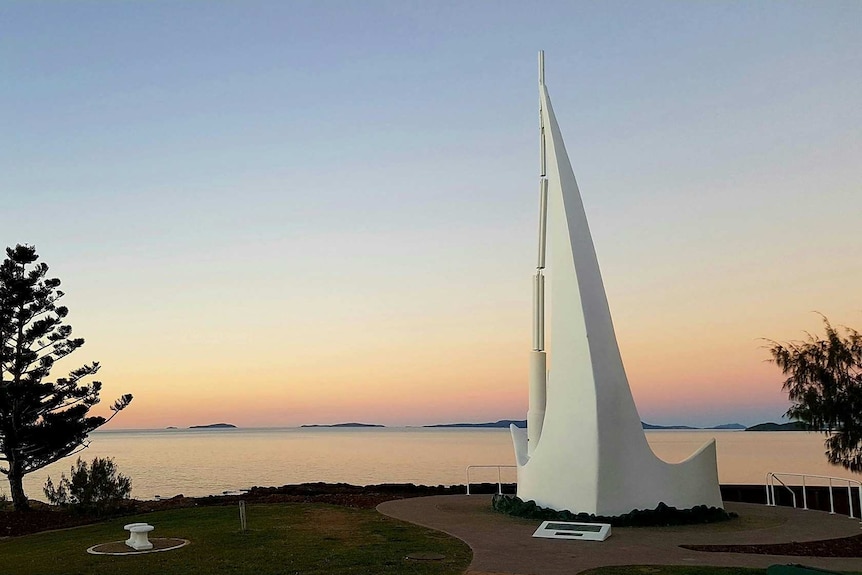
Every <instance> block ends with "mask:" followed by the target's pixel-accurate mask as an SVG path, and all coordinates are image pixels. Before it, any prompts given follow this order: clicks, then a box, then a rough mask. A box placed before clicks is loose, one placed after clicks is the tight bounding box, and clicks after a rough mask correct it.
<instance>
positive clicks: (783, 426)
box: [745, 421, 810, 431]
mask: <svg viewBox="0 0 862 575" xmlns="http://www.w3.org/2000/svg"><path fill="white" fill-rule="evenodd" d="M745 431H810V430H809V429H808V428H807V427H805V424H804V423H802V422H801V421H791V422H790V423H773V422H771V421H770V422H769V423H758V424H757V425H752V426H751V427H748V428H746V430H745Z"/></svg>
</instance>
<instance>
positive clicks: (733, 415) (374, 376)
mask: <svg viewBox="0 0 862 575" xmlns="http://www.w3.org/2000/svg"><path fill="white" fill-rule="evenodd" d="M860 22H862V3H860V2H858V1H857V0H853V1H847V2H838V1H790V2H769V1H764V2H734V1H726V2H688V3H686V2H677V1H671V2H659V1H649V2H640V1H637V2H635V1H631V2H613V1H594V2H572V1H561V2H541V3H537V2H523V1H518V2H481V1H475V2H449V1H446V2H443V1H440V2H437V1H413V2H410V1H407V0H393V1H388V2H384V1H369V2H353V1H344V2H335V1H320V0H309V1H282V0H278V1H276V0H272V1H262V0H261V1H254V0H246V1H243V2H239V1H236V2H216V1H210V2H202V1H185V2H180V1H172V2H163V1H153V0H147V1H144V0H140V1H131V0H128V1H122V2H120V1H116V2H106V1H71V0H70V1H63V2H60V1H56V2H49V1H29V0H27V1H23V0H22V1H15V0H13V1H7V2H4V3H3V5H2V7H0V86H2V89H0V131H2V137H0V198H2V220H3V225H2V226H0V238H2V244H3V246H9V245H14V244H16V243H29V244H34V245H35V246H36V247H37V249H38V252H39V253H40V255H41V256H42V260H43V261H45V262H46V263H48V265H49V266H51V275H53V276H56V277H59V278H60V279H61V280H62V281H63V288H62V289H63V290H64V291H65V292H66V293H67V296H66V298H65V303H66V305H68V306H69V308H70V310H71V311H70V314H69V318H68V319H69V322H70V323H71V325H72V326H73V328H74V330H75V335H78V336H81V337H84V338H85V339H86V340H87V344H86V345H85V346H84V347H83V348H82V349H81V350H79V351H78V352H76V353H75V354H73V355H72V356H71V358H70V359H69V363H68V364H66V366H65V367H67V368H69V369H71V368H72V367H76V366H77V365H80V364H81V363H84V362H89V361H93V360H97V361H100V362H101V363H102V365H103V368H102V370H101V372H100V373H99V379H101V380H102V381H103V382H104V391H103V403H102V404H101V405H100V406H97V408H96V411H97V412H99V413H107V405H108V404H109V403H110V402H111V401H113V399H114V398H116V397H117V396H119V395H120V394H122V393H126V392H129V393H133V394H134V395H135V400H134V402H133V403H132V405H131V406H130V407H129V408H128V409H127V410H126V411H125V412H123V413H122V414H121V415H120V416H119V417H117V419H115V420H114V421H113V422H112V423H111V424H110V426H111V427H113V428H151V427H164V426H168V425H176V426H181V427H184V426H188V425H196V424H205V423H212V422H220V421H226V422H230V423H234V424H237V425H240V426H282V425H284V426H292V425H300V424H305V423H335V422H342V421H364V422H372V423H382V424H387V425H421V424H427V423H439V422H452V421H489V420H496V419H501V418H511V419H522V418H524V417H525V416H526V405H527V368H528V354H529V351H530V345H531V344H530V334H531V332H530V307H531V301H530V298H531V274H532V272H533V268H534V266H535V261H534V257H535V247H536V239H535V238H536V220H537V217H536V214H537V209H538V206H537V197H536V188H537V185H536V182H537V177H538V172H537V170H538V135H537V129H538V128H537V125H538V116H537V110H538V95H537V88H536V53H537V51H538V50H540V49H544V50H545V54H546V81H547V84H548V87H549V90H550V94H551V98H552V100H553V103H554V108H555V112H556V114H557V119H558V120H559V123H560V126H561V129H562V131H563V135H564V138H565V141H566V145H567V148H568V152H569V155H570V158H571V160H572V164H573V166H574V169H575V174H576V176H577V178H578V182H579V185H580V188H581V194H582V196H583V199H584V204H585V207H586V211H587V217H588V218H589V220H590V225H591V229H592V234H593V239H594V241H595V245H596V250H597V253H598V257H599V262H600V264H601V267H602V273H603V277H604V282H605V287H606V289H607V293H608V299H609V301H610V305H611V311H612V314H613V317H614V324H615V327H616V332H617V336H618V339H619V343H620V347H621V351H622V355H623V360H624V362H625V364H626V369H627V373H628V376H629V381H630V384H631V387H632V391H633V393H634V396H635V399H636V401H637V404H638V408H639V410H640V413H641V417H642V419H644V420H645V421H648V422H651V423H658V424H689V425H715V424H719V423H727V422H740V423H743V424H753V423H757V422H760V421H767V420H778V418H780V417H781V415H782V414H783V412H784V411H785V410H786V409H787V403H786V399H785V397H784V395H783V394H782V392H781V380H782V377H781V374H780V373H779V371H778V369H777V368H776V367H775V366H773V365H771V364H769V363H767V362H766V360H767V359H768V357H769V354H768V352H767V350H766V349H765V348H764V346H765V345H766V343H765V342H764V341H763V340H762V339H761V338H772V339H776V340H788V339H798V338H802V337H804V332H805V330H808V331H811V332H817V331H821V319H820V317H819V316H818V315H817V314H815V313H813V312H814V311H815V310H816V311H819V312H822V313H823V314H825V315H827V316H828V317H829V318H830V319H831V320H832V321H833V323H835V324H846V325H850V326H853V327H856V328H857V329H862V299H860V285H862V266H860V261H862V257H860V256H862V239H860V234H859V222H860V215H862V207H860V206H862V202H860V200H862V189H860V188H862V159H860V158H862V105H860V102H862V73H860V71H862V49H860V32H859V25H860ZM60 367H63V365H61V366H60ZM54 375H55V376H61V375H63V371H62V370H59V369H58V370H55V372H54Z"/></svg>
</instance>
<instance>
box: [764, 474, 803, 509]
mask: <svg viewBox="0 0 862 575" xmlns="http://www.w3.org/2000/svg"><path fill="white" fill-rule="evenodd" d="M770 479H771V480H772V481H770ZM776 481H778V482H779V483H780V484H781V485H783V486H784V489H786V490H787V491H789V492H790V496H791V497H793V508H794V509H796V494H795V493H794V492H793V490H792V489H790V488H789V487H787V484H786V483H784V482H783V481H781V479H779V478H778V477H777V476H776V475H775V474H774V473H767V474H766V504H767V505H769V506H771V507H775V482H776Z"/></svg>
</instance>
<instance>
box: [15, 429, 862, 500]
mask: <svg viewBox="0 0 862 575" xmlns="http://www.w3.org/2000/svg"><path fill="white" fill-rule="evenodd" d="M711 437H715V438H716V440H717V448H718V471H719V480H720V481H721V483H724V484H729V483H750V484H760V485H762V484H763V482H764V476H765V475H766V473H767V472H769V471H783V472H805V473H812V474H819V475H833V476H838V477H856V478H857V479H858V478H859V476H858V475H854V474H850V473H849V472H847V471H845V470H843V469H841V468H837V467H832V466H830V465H829V464H828V463H827V462H826V458H825V456H824V455H823V439H824V437H823V436H822V435H819V434H816V433H806V432H775V433H768V432H739V431H650V432H647V439H648V440H649V443H650V445H651V446H652V448H653V450H654V451H655V452H656V454H657V455H658V456H659V457H661V458H662V459H664V460H666V461H670V462H676V461H681V460H682V459H684V458H686V457H688V456H689V455H691V454H692V453H693V452H694V451H695V450H696V449H698V448H699V447H700V446H701V445H703V443H704V442H706V441H708V440H709V439H710V438H711ZM91 438H92V444H91V446H90V448H89V449H87V450H85V451H84V452H83V453H82V454H81V455H82V456H84V457H85V458H86V459H92V458H93V457H96V456H99V457H113V458H114V459H115V461H116V463H117V465H118V466H119V469H120V471H121V472H122V473H124V474H126V475H128V476H129V477H131V478H132V487H133V492H132V495H133V497H136V498H140V499H152V498H153V497H155V496H156V495H159V496H162V497H171V496H173V495H177V494H180V493H182V494H184V495H187V496H200V495H209V494H219V493H222V492H223V491H230V490H237V489H243V488H248V487H251V486H253V485H261V486H270V485H275V486H277V485H285V484H289V483H303V482H311V481H325V482H330V483H334V482H345V483H353V484H359V485H367V484H373V483H421V484H427V485H438V484H445V485H451V484H459V483H464V482H465V468H466V467H467V466H468V465H498V464H501V465H513V464H514V454H513V451H512V444H511V439H510V436H509V432H508V430H505V429H423V428H391V429H390V428H387V429H381V428H373V429H355V428H354V429H343V428H342V429H327V428H323V429H320V428H318V429H308V428H305V429H296V428H289V429H287V428H286V429H229V430H164V431H105V432H97V433H94V434H92V435H91ZM72 462H73V461H72V459H66V460H63V461H61V462H58V463H55V464H53V465H51V466H49V467H47V468H46V469H43V470H40V471H38V472H36V473H33V474H31V475H28V476H27V477H26V478H25V488H26V490H27V494H28V495H29V496H30V497H32V498H36V499H40V498H42V486H43V485H44V483H45V478H46V477H47V476H48V475H51V476H52V477H53V478H54V479H55V480H56V479H57V478H58V477H59V475H60V473H61V472H66V473H68V471H69V467H71V465H72ZM496 479H497V472H496V471H493V470H488V471H482V470H476V471H474V472H472V473H471V480H472V481H496ZM514 479H515V473H514V470H504V472H503V480H504V481H514ZM0 492H3V493H7V492H8V485H5V484H3V485H0Z"/></svg>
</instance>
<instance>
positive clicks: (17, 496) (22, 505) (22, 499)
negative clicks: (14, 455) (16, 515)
mask: <svg viewBox="0 0 862 575" xmlns="http://www.w3.org/2000/svg"><path fill="white" fill-rule="evenodd" d="M23 482H24V473H23V470H22V469H21V464H20V463H18V462H17V461H12V462H10V465H9V489H10V490H11V491H12V504H13V505H14V506H15V511H30V504H29V503H28V502H27V496H26V495H25V494H24V483H23Z"/></svg>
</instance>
